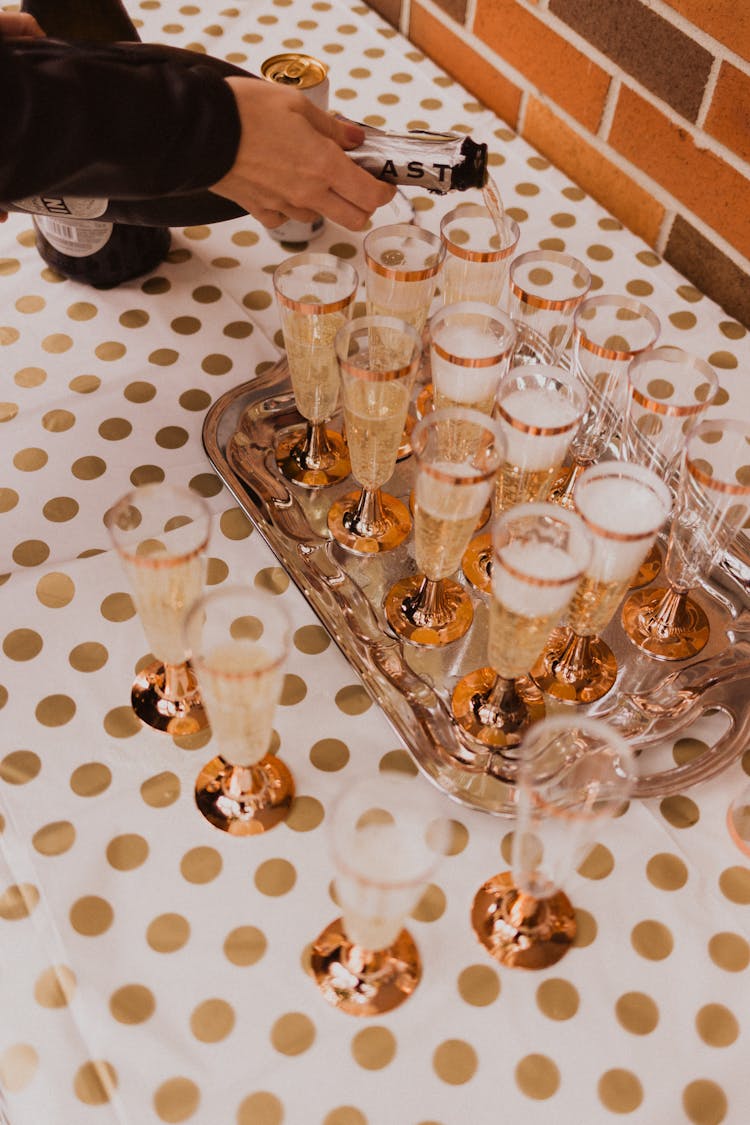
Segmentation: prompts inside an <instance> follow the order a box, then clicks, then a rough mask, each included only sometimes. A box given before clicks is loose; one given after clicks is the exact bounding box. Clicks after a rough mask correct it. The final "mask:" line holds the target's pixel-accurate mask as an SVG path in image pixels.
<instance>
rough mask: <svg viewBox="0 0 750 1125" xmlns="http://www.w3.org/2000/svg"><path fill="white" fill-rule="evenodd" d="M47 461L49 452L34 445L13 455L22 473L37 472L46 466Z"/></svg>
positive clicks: (14, 462) (14, 461)
mask: <svg viewBox="0 0 750 1125" xmlns="http://www.w3.org/2000/svg"><path fill="white" fill-rule="evenodd" d="M47 461H48V456H47V453H46V452H45V451H44V450H43V449H37V448H36V447H33V446H32V447H30V448H29V449H19V451H18V453H16V454H15V456H14V457H13V464H14V465H15V467H16V468H17V469H18V471H19V472H21V473H35V472H37V471H38V470H39V469H42V468H44V466H45V465H46V464H47Z"/></svg>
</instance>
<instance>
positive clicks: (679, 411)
mask: <svg viewBox="0 0 750 1125" xmlns="http://www.w3.org/2000/svg"><path fill="white" fill-rule="evenodd" d="M630 394H631V397H632V398H633V399H634V401H635V402H637V403H638V405H639V406H642V407H643V408H644V410H650V411H651V413H652V414H664V415H669V416H670V417H672V418H690V417H691V416H692V415H693V414H702V413H703V411H704V410H707V409H708V407H709V406H710V405H711V400H710V399H709V400H708V401H706V402H696V403H691V404H690V405H689V406H687V405H686V406H675V405H674V403H667V402H657V400H656V399H654V398H649V397H648V395H645V394H644V393H643V392H642V391H639V390H638V388H637V387H634V386H633V385H632V383H631V385H630Z"/></svg>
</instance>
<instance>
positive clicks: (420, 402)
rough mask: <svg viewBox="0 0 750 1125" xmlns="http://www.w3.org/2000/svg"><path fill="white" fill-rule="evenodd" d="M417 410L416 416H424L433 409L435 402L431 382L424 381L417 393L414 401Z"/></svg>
mask: <svg viewBox="0 0 750 1125" xmlns="http://www.w3.org/2000/svg"><path fill="white" fill-rule="evenodd" d="M414 407H415V410H416V412H417V418H424V416H425V414H429V413H430V411H431V410H434V409H435V403H434V401H433V397H432V383H426V384H425V386H424V387H422V390H421V391H420V392H419V394H418V395H417V401H416V402H415V403H414Z"/></svg>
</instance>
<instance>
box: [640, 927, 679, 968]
mask: <svg viewBox="0 0 750 1125" xmlns="http://www.w3.org/2000/svg"><path fill="white" fill-rule="evenodd" d="M630 941H631V944H632V946H633V949H634V950H635V951H636V953H638V954H640V956H641V957H645V958H646V960H648V961H663V960H664V958H665V957H669V955H670V953H671V952H672V948H673V946H674V941H673V938H672V934H671V933H670V931H669V929H668V928H667V927H666V926H665V925H664V924H663V923H662V922H656V921H654V920H653V919H646V920H645V921H643V922H638V924H637V925H636V926H634V927H633V929H632V931H631V933H630Z"/></svg>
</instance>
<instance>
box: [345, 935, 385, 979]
mask: <svg viewBox="0 0 750 1125" xmlns="http://www.w3.org/2000/svg"><path fill="white" fill-rule="evenodd" d="M342 961H343V964H344V965H345V967H346V968H347V969H349V970H350V972H352V973H354V975H355V976H357V977H359V978H360V979H361V980H368V981H372V980H376V979H377V978H378V976H380V975H381V974H382V973H383V972H390V971H392V966H391V964H390V959H389V957H388V951H387V950H378V949H366V948H365V946H364V945H357V944H356V942H352V944H351V945H349V946H348V947H347V948H346V950H345V953H344V956H343V958H342Z"/></svg>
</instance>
